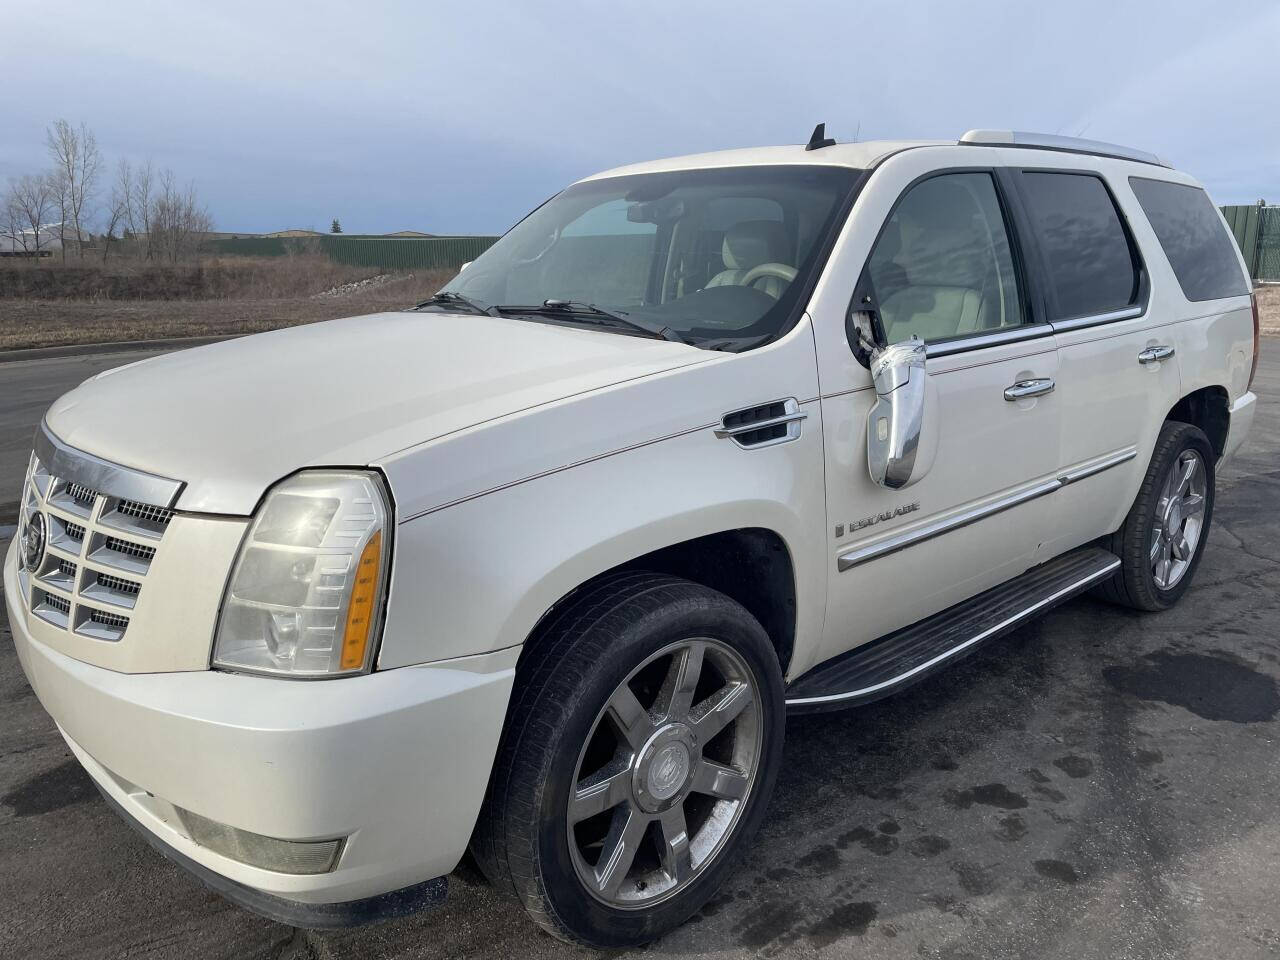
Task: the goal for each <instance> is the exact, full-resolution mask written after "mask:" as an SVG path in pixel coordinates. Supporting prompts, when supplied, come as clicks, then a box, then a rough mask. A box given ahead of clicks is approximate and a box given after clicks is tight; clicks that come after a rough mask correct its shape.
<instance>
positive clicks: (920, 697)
mask: <svg viewBox="0 0 1280 960" xmlns="http://www.w3.org/2000/svg"><path fill="white" fill-rule="evenodd" d="M9 382H10V381H9V380H6V379H0V408H3V407H4V406H6V405H7V404H8V403H11V399H10V398H8V397H6V396H5V393H6V391H7V390H8V384H9ZM1255 389H1256V390H1258V392H1259V393H1260V396H1261V404H1260V409H1259V412H1258V419H1257V421H1256V422H1255V425H1254V432H1253V435H1252V437H1251V440H1250V442H1249V445H1248V446H1247V447H1246V448H1245V450H1244V451H1243V452H1242V453H1241V454H1240V455H1238V457H1237V458H1236V459H1235V460H1234V461H1233V462H1232V463H1231V464H1230V465H1228V467H1227V468H1226V469H1225V471H1224V472H1223V474H1222V477H1221V481H1220V485H1219V491H1218V504H1217V511H1216V514H1215V517H1214V526H1213V530H1212V534H1211V536H1210V539H1209V544H1208V553H1207V555H1206V557H1205V559H1204V562H1203V564H1202V565H1201V567H1200V570H1199V572H1198V575H1197V579H1196V583H1195V585H1194V587H1193V588H1192V590H1191V591H1190V592H1189V593H1188V594H1187V596H1186V597H1185V598H1184V600H1183V602H1182V603H1181V604H1180V605H1179V606H1178V607H1177V608H1176V609H1174V610H1172V611H1168V612H1166V613H1163V614H1156V615H1152V614H1145V615H1141V614H1137V613H1133V612H1130V611H1125V610H1121V609H1118V608H1115V607H1110V606H1106V605H1104V604H1101V603H1098V602H1096V601H1093V600H1091V599H1087V598H1084V599H1079V600H1076V601H1074V602H1072V603H1070V604H1068V605H1066V606H1064V607H1062V608H1060V609H1058V610H1057V611H1055V612H1054V613H1052V614H1051V615H1049V616H1048V617H1046V618H1045V619H1043V620H1041V621H1039V622H1037V623H1035V624H1032V625H1030V626H1028V627H1026V628H1024V629H1021V630H1018V631H1016V632H1015V633H1013V634H1011V635H1009V636H1008V637H1005V638H1004V639H1002V640H1000V641H998V642H996V643H994V644H992V645H990V646H989V647H986V648H985V649H984V650H982V651H980V652H979V653H977V654H975V655H974V656H972V657H971V658H969V659H968V660H966V661H964V662H963V663H961V664H959V665H958V666H957V667H956V668H954V669H953V670H951V671H950V672H947V673H945V674H943V675H941V676H939V677H937V678H935V679H932V680H930V681H929V682H926V683H924V684H922V685H920V686H918V687H916V688H914V689H912V690H910V691H908V692H906V693H904V694H902V695H900V696H898V697H896V698H893V699H890V700H887V701H883V702H881V703H878V704H874V705H872V706H869V707H865V708H862V709H859V710H855V711H851V712H847V713H844V714H835V715H827V716H819V717H806V718H799V719H794V720H792V721H790V722H789V723H788V730H787V751H786V756H785V759H784V761H783V766H782V772H781V777H780V781H779V785H778V790H777V793H776V795H775V799H774V801H773V804H772V807H771V811H770V815H769V818H768V820H767V821H766V825H765V827H764V829H763V831H762V833H761V835H760V837H759V838H758V840H757V842H756V844H755V845H754V847H753V848H752V849H751V850H750V851H749V852H748V854H747V855H746V857H745V858H744V859H743V862H742V863H741V865H740V867H739V869H738V870H737V872H736V873H735V874H734V875H733V876H732V877H731V879H730V880H729V883H728V885H727V886H726V888H725V890H724V891H723V893H722V894H721V895H720V896H718V897H717V898H716V899H715V900H713V901H712V902H711V903H710V904H708V905H707V906H706V907H705V908H704V909H703V910H702V911H701V913H700V914H698V915H697V916H696V917H694V918H693V920H691V921H690V922H689V923H687V924H686V925H685V926H683V927H682V928H680V929H679V930H677V931H676V932H674V933H673V934H671V935H670V936H668V937H666V938H665V939H663V940H662V941H660V942H659V943H657V944H655V945H653V946H652V947H650V948H649V949H648V950H645V951H641V952H638V953H637V954H636V955H637V956H640V955H643V956H648V957H668V956H669V957H693V956H714V957H719V958H735V957H752V956H764V957H778V958H793V957H814V956H820V957H844V956H858V957H862V958H868V960H879V958H884V960H889V958H902V960H905V958H922V957H923V958H938V960H978V958H982V960H991V958H1014V957H1016V958H1028V960H1031V958H1034V960H1057V958H1061V960H1093V958H1097V960H1121V958H1151V960H1155V958H1205V957H1229V958H1232V960H1253V958H1265V957H1271V958H1274V957H1276V956H1278V955H1280V903H1278V902H1277V900H1276V898H1275V896H1274V894H1273V891H1274V889H1275V876H1276V867H1275V865H1276V864H1277V863H1278V862H1280V810H1278V809H1277V806H1276V803H1275V797H1276V796H1277V795H1278V794H1280V764H1277V763H1276V753H1277V743H1278V742H1280V688H1278V686H1277V678H1280V655H1278V653H1280V651H1278V650H1277V643H1276V636H1277V629H1278V628H1280V513H1278V512H1277V510H1276V508H1275V504H1276V502H1277V499H1278V498H1280V468H1277V456H1278V455H1280V418H1278V417H1277V412H1278V411H1277V408H1278V407H1280V343H1277V342H1275V341H1267V342H1266V343H1265V345H1264V357H1263V364H1262V369H1261V370H1260V372H1259V377H1258V382H1257V384H1256V385H1255ZM4 545H5V542H4V535H3V533H2V532H0V546H4ZM0 727H2V728H3V730H4V737H3V739H2V740H0V900H2V901H3V902H4V903H5V904H6V909H5V910H4V912H3V914H0V956H5V957H18V956H21V957H24V958H31V960H36V958H60V960H61V958H74V957H103V956H111V957H148V958H168V957H173V958H179V960H190V958H206V957H210V958H223V957H225V958H237V960H239V958H292V960H302V958H312V960H325V958H360V960H382V958H387V960H390V958H436V957H439V958H456V957H486V958H498V957H512V958H560V957H578V958H581V957H584V956H589V954H587V953H585V952H583V951H579V950H575V949H572V948H569V947H566V946H564V945H562V944H560V943H558V942H556V941H554V940H552V939H551V938H549V937H547V936H546V935H544V934H542V933H540V932H539V931H538V930H537V929H536V928H535V927H533V926H532V925H531V924H530V923H529V922H528V921H527V920H526V918H525V917H524V915H523V913H522V912H521V910H520V909H519V908H518V907H517V906H515V905H513V904H511V903H509V902H506V901H504V900H502V899H501V898H499V897H498V896H497V895H496V894H495V893H494V891H493V890H492V889H490V888H489V887H488V886H487V884H485V883H484V881H483V880H482V879H481V878H480V877H479V876H478V874H477V873H476V871H475V870H474V869H473V868H472V867H471V866H470V865H468V864H466V863H464V864H463V865H462V866H461V867H459V869H458V870H457V872H456V873H455V875H454V876H453V877H452V878H451V885H452V886H451V891H450V897H449V901H448V903H447V904H446V905H445V906H444V907H443V908H441V909H439V910H437V911H434V912H430V913H424V914H420V915H417V916H414V917H410V918H407V919H403V920H398V921H393V922H388V923H383V924H378V925H375V926H370V927H364V928H358V929H354V930H348V931H342V932H337V933H321V934H316V933H305V932H301V931H297V930H294V929H291V928H288V927H284V926H281V925H278V924H275V923H271V922H269V921H266V920H262V919H259V918H257V917H255V916H253V915H251V914H248V913H245V912H244V911H242V910H239V909H238V908H236V907H234V906H232V905H230V904H228V903H227V902H226V901H224V900H222V899H221V898H219V897H218V896H216V895H215V894H212V893H210V892H209V891H207V890H205V889H204V888H203V887H201V886H200V885H199V884H198V883H197V882H196V881H194V880H192V879H190V878H189V877H187V876H186V875H184V874H183V873H182V872H181V871H180V870H178V869H177V868H176V867H174V866H172V865H171V864H169V863H168V862H167V861H165V860H163V859H162V858H160V857H159V856H157V855H156V854H154V853H153V852H152V851H151V850H150V849H149V848H148V847H147V845H146V844H145V843H144V842H143V841H142V840H141V839H140V838H138V837H137V836H136V835H135V834H134V833H133V832H132V831H131V830H130V829H129V828H128V827H127V826H126V825H125V824H124V823H122V822H121V821H120V820H119V819H118V818H117V817H116V816H115V815H114V814H113V813H112V812H111V811H110V810H108V809H107V807H106V805H105V804H104V803H103V802H102V801H101V800H100V799H99V797H98V795H97V793H96V792H95V790H94V789H93V787H92V785H91V783H90V782H89V780H88V778H87V777H86V776H85V774H84V773H83V772H82V771H81V769H80V767H79V766H78V765H77V764H76V762H75V761H74V759H72V757H71V756H70V754H69V753H68V751H67V749H66V747H65V745H64V744H63V742H62V740H61V739H60V737H59V736H58V733H57V731H56V729H55V728H54V726H53V724H52V722H51V721H50V720H49V718H48V716H47V715H46V714H45V713H44V711H43V710H42V709H41V707H40V705H39V703H38V702H37V700H36V699H35V697H34V696H33V695H32V693H31V690H30V688H29V687H28V686H27V684H26V681H25V680H24V679H23V677H22V674H21V671H20V670H19V668H18V664H17V660H16V657H15V655H14V653H13V649H12V645H11V643H10V641H9V636H8V634H7V631H6V630H5V629H4V628H0ZM424 828H428V826H427V821H426V820H425V818H424Z"/></svg>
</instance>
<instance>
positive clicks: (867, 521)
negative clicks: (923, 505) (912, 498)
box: [836, 500, 920, 537]
mask: <svg viewBox="0 0 1280 960" xmlns="http://www.w3.org/2000/svg"><path fill="white" fill-rule="evenodd" d="M919 509H920V501H918V500H917V501H916V502H915V503H904V504H902V505H901V506H899V507H894V508H893V509H892V510H886V511H884V513H877V514H875V515H874V516H870V517H863V518H862V519H861V520H851V521H849V523H848V528H849V532H850V533H856V532H857V531H859V530H864V529H866V528H867V527H874V526H875V525H876V524H877V523H880V522H881V521H882V520H892V519H894V518H895V517H905V516H906V515H907V514H908V513H915V512H916V511H917V510H919ZM845 526H846V525H845V524H843V523H837V524H836V536H837V537H843V536H844V533H845Z"/></svg>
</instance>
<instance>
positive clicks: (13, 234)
mask: <svg viewBox="0 0 1280 960" xmlns="http://www.w3.org/2000/svg"><path fill="white" fill-rule="evenodd" d="M54 202H55V201H54V187H53V183H52V182H51V178H50V177H49V176H47V175H43V174H32V173H28V174H24V175H23V176H21V177H18V178H17V179H16V180H10V181H9V189H8V190H7V191H6V192H5V196H4V217H3V221H4V230H5V236H6V237H8V238H9V239H11V240H13V242H14V245H15V249H16V248H17V247H19V246H20V247H22V250H23V252H24V253H30V254H35V255H36V256H39V254H40V249H41V247H43V246H44V243H45V239H46V236H45V233H44V232H43V230H42V228H43V227H45V226H46V224H47V223H48V220H49V217H50V215H51V213H52V212H53V208H54Z"/></svg>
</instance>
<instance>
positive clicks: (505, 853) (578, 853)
mask: <svg viewBox="0 0 1280 960" xmlns="http://www.w3.org/2000/svg"><path fill="white" fill-rule="evenodd" d="M784 716H785V708H784V702H783V689H782V674H781V670H780V668H779V664H778V658H777V654H776V652H775V650H774V648H773V645H772V644H771V643H770V641H769V638H768V635H767V634H766V633H765V631H764V629H763V628H762V627H761V626H760V624H759V622H757V621H756V620H755V618H753V617H752V616H751V615H750V614H749V613H748V612H747V611H746V610H745V609H743V608H742V607H741V606H740V605H739V604H737V603H735V602H734V601H733V600H731V599H729V598H728V597H726V596H724V595H723V594H721V593H718V592H716V591H714V590H710V589H708V588H706V587H703V586H700V585H698V584H695V583H691V582H689V581H686V580H680V579H677V578H674V577H669V576H665V575H661V574H653V573H645V572H624V573H621V574H617V575H614V576H611V577H608V578H605V579H603V580H601V581H598V582H596V583H595V584H593V585H591V586H590V587H588V588H586V589H585V590H583V591H582V592H581V594H580V595H579V596H577V597H575V598H572V599H571V601H570V602H569V603H568V604H567V605H566V606H565V607H564V608H563V609H562V610H560V611H558V612H556V613H555V614H553V616H552V618H551V621H550V623H549V624H547V625H546V626H545V627H544V628H543V629H541V630H540V631H539V633H538V635H537V636H536V637H535V638H534V639H532V640H531V641H530V646H529V648H528V649H527V650H526V651H525V654H524V657H523V658H522V662H521V665H520V667H519V672H518V675H517V680H516V689H515V690H514V691H513V693H512V699H511V706H510V708H509V709H508V711H507V719H506V724H505V729H504V733H503V737H502V741H501V743H500V745H499V748H498V755H497V759H496V760H495V763H494V769H493V774H492V777H491V779H490V785H489V791H488V794H487V796H486V798H485V804H484V808H483V809H482V811H481V813H480V819H479V822H478V823H477V826H476V831H475V835H474V836H473V838H472V852H473V854H474V855H475V857H476V860H477V861H478V863H479V864H480V867H481V869H482V870H483V871H484V873H485V874H486V875H487V876H488V877H489V879H490V881H491V882H492V883H493V884H494V885H495V886H496V887H498V888H499V889H502V890H506V891H508V892H510V893H513V894H514V895H515V896H516V897H517V898H518V899H519V900H520V902H521V903H522V904H523V905H524V907H525V909H526V910H527V911H528V912H529V914H530V916H531V917H532V918H533V919H534V920H535V921H536V922H537V923H538V924H540V925H541V926H542V927H543V928H544V929H546V930H547V931H548V932H549V933H551V934H553V935H554V936H556V937H558V938H560V939H562V940H567V941H571V942H577V943H581V944H586V945H589V946H592V947H602V948H618V947H631V946H638V945H640V944H643V943H647V942H649V941H651V940H653V939H655V938H657V937H659V936H661V935H662V934H664V933H666V932H667V931H669V930H671V929H673V928H674V927H676V926H678V925H679V924H680V923H682V922H683V921H684V920H685V919H687V918H688V917H689V916H690V915H691V914H692V913H694V912H695V911H696V910H698V909H699V908H700V907H701V906H702V905H703V904H704V903H705V902H706V901H707V900H708V899H709V898H710V897H711V896H712V895H713V894H714V893H715V892H716V890H717V889H718V888H719V887H720V885H721V883H722V882H723V881H724V879H725V877H726V875H727V874H728V872H729V871H730V869H731V868H732V866H733V861H734V860H735V859H736V855H737V854H738V853H739V852H740V851H741V850H742V848H743V847H744V846H745V845H746V844H747V843H748V842H749V841H750V839H751V837H752V836H753V835H754V833H755V832H756V829H757V828H758V827H759V825H760V822H761V821H762V820H763V818H764V814H765V810H766V807H767V805H768V801H769V796H770V794H771V793H772V791H773V786H774V781H775V779H776V773H777V767H778V764H779V760H780V757H781V753H782V740H783V724H784Z"/></svg>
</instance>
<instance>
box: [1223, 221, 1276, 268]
mask: <svg viewBox="0 0 1280 960" xmlns="http://www.w3.org/2000/svg"><path fill="white" fill-rule="evenodd" d="M1222 215H1223V217H1225V218H1226V221H1227V226H1229V227H1230V228H1231V233H1232V234H1233V235H1234V236H1235V238H1236V243H1238V244H1239V245H1240V252H1241V253H1243V254H1244V262H1245V265H1246V266H1248V268H1249V276H1251V277H1253V278H1254V279H1255V280H1269V281H1273V282H1280V207H1268V206H1263V205H1262V204H1251V205H1249V206H1237V207H1223V208H1222Z"/></svg>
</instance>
